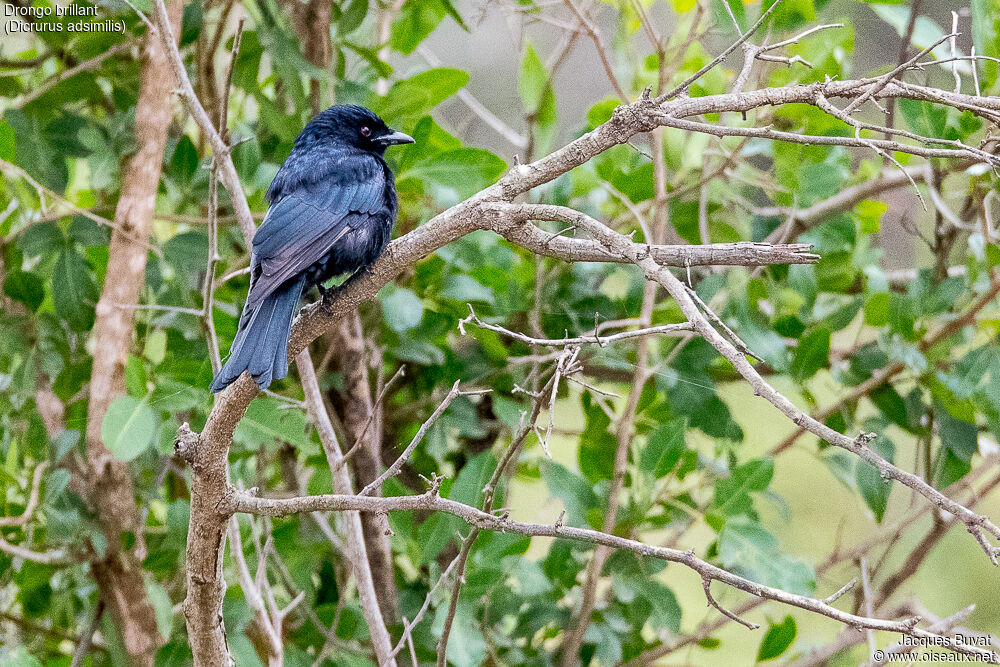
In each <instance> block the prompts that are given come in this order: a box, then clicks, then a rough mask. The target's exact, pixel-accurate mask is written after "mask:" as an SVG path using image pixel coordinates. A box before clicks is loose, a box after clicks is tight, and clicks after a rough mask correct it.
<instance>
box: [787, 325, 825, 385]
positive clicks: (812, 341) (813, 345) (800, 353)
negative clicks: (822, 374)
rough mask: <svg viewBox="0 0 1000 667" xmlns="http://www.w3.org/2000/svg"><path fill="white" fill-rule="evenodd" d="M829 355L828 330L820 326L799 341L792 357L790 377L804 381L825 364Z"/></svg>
mask: <svg viewBox="0 0 1000 667" xmlns="http://www.w3.org/2000/svg"><path fill="white" fill-rule="evenodd" d="M829 355H830V330H829V329H826V328H823V327H820V328H819V329H816V330H815V331H813V332H812V333H810V334H809V335H808V336H806V337H805V338H803V339H801V340H800V341H799V346H798V348H796V350H795V357H794V358H793V359H792V369H791V370H792V377H793V378H794V379H795V381H796V382H805V381H806V380H808V379H809V378H811V377H812V376H813V375H815V374H816V372H817V371H819V369H821V368H823V367H824V366H826V363H827V358H828V357H829Z"/></svg>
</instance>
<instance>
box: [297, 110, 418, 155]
mask: <svg viewBox="0 0 1000 667" xmlns="http://www.w3.org/2000/svg"><path fill="white" fill-rule="evenodd" d="M327 141H332V142H334V143H337V144H340V145H346V146H352V147H354V148H359V149H361V150H363V151H371V152H373V153H377V154H378V155H382V153H384V152H385V149H386V148H388V147H389V146H393V145H396V144H412V143H413V137H411V136H409V135H408V134H403V133H402V132H397V131H395V130H393V129H390V128H389V127H387V126H386V124H385V122H384V121H383V120H382V119H381V118H379V117H378V116H377V115H376V114H375V113H374V112H373V111H371V110H370V109H366V108H365V107H362V106H356V105H353V104H338V105H335V106H332V107H330V108H329V109H327V110H326V111H323V112H321V113H320V114H319V115H317V116H316V117H315V118H313V119H312V120H311V121H309V123H308V124H307V125H306V126H305V129H303V130H302V132H301V134H299V136H298V138H296V140H295V145H296V147H298V146H300V145H301V146H303V147H304V146H305V145H313V144H315V143H318V142H327Z"/></svg>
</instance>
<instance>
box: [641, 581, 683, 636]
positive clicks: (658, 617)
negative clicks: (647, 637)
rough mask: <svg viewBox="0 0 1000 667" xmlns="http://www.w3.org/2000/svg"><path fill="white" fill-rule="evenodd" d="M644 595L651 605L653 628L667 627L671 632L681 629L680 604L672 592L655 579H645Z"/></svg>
mask: <svg viewBox="0 0 1000 667" xmlns="http://www.w3.org/2000/svg"><path fill="white" fill-rule="evenodd" d="M643 594H644V597H645V598H646V599H647V600H649V603H650V604H651V605H652V606H653V613H652V614H650V619H649V620H650V622H651V623H652V624H653V627H655V628H667V629H668V630H670V631H671V632H673V633H678V632H680V630H681V606H680V604H679V603H678V602H677V597H676V596H675V595H674V592H673V591H672V590H670V588H668V587H667V586H666V585H664V584H662V583H660V582H659V581H657V580H656V579H647V580H646V584H645V586H644V587H643Z"/></svg>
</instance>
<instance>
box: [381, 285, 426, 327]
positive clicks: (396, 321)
mask: <svg viewBox="0 0 1000 667" xmlns="http://www.w3.org/2000/svg"><path fill="white" fill-rule="evenodd" d="M379 301H380V302H381V303H382V318H383V319H384V320H385V323H386V324H387V325H389V328H390V329H392V330H393V331H395V332H397V333H402V332H404V331H409V330H410V329H413V328H414V327H416V326H417V325H419V324H420V320H422V319H423V317H424V304H423V302H422V301H421V300H420V297H418V296H417V295H416V294H414V293H413V290H410V289H407V288H405V287H396V286H395V285H391V284H390V285H387V286H386V287H385V288H383V289H382V291H380V292H379Z"/></svg>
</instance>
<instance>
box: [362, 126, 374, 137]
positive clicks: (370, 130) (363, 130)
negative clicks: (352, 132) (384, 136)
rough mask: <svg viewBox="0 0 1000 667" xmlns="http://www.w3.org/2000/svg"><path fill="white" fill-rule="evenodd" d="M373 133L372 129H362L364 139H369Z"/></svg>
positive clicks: (366, 127)
mask: <svg viewBox="0 0 1000 667" xmlns="http://www.w3.org/2000/svg"><path fill="white" fill-rule="evenodd" d="M371 133H372V129H371V128H370V127H368V126H365V127H363V128H361V136H362V137H369V136H371Z"/></svg>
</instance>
